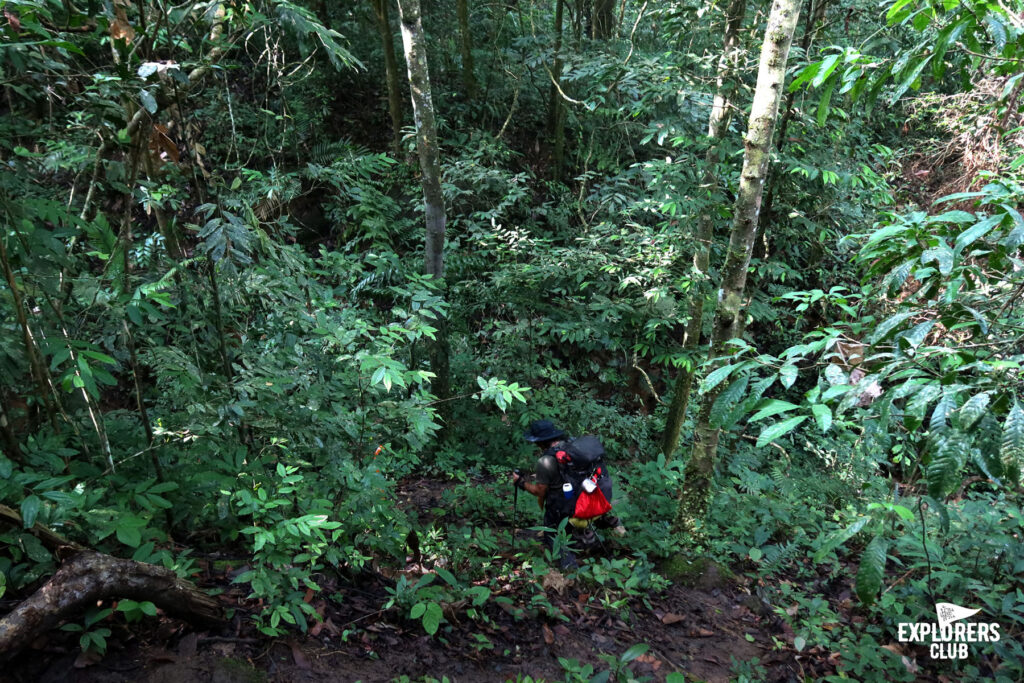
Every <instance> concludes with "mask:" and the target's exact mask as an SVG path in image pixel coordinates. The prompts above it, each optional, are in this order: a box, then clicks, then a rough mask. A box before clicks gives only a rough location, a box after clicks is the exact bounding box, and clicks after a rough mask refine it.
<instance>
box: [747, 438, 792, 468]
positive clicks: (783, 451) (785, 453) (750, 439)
mask: <svg viewBox="0 0 1024 683" xmlns="http://www.w3.org/2000/svg"><path fill="white" fill-rule="evenodd" d="M742 436H743V438H744V439H746V440H747V441H754V442H757V437H756V436H751V435H750V434H743V435H742ZM768 445H769V446H774V447H775V448H778V449H779V450H780V451H782V454H783V455H784V456H786V460H788V461H789V462H793V459H792V458H791V457H789V451H787V450H786V449H785V448H783V447H782V446H780V445H779V444H777V443H775V442H774V441H769V442H768Z"/></svg>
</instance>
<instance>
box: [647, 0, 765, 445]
mask: <svg viewBox="0 0 1024 683" xmlns="http://www.w3.org/2000/svg"><path fill="white" fill-rule="evenodd" d="M746 11H747V0H731V1H730V3H729V6H728V7H727V8H726V17H725V21H726V23H725V41H724V44H723V47H722V55H721V57H719V59H718V78H717V80H716V83H715V99H714V102H713V104H712V106H711V115H710V116H709V117H708V151H707V154H706V156H705V159H704V163H705V165H704V183H703V184H704V187H706V188H708V194H709V195H711V196H714V194H715V192H714V191H715V189H716V188H717V187H718V163H719V158H720V156H721V154H720V151H719V140H721V138H722V137H723V135H724V133H725V131H726V129H728V127H729V121H730V119H731V118H732V114H731V112H732V107H731V106H730V98H731V97H732V94H733V91H734V90H735V85H736V84H735V81H734V78H735V73H736V67H737V64H738V63H739V59H740V56H741V54H742V53H741V49H740V47H741V46H740V44H739V32H740V27H742V25H743V16H744V15H745V14H746ZM714 230H715V223H714V220H713V219H712V217H711V213H710V212H709V211H704V212H702V213H701V216H700V218H699V219H698V223H697V242H698V244H697V251H696V252H695V253H694V255H693V274H694V275H695V276H696V277H700V278H706V277H707V274H708V268H709V267H710V265H711V245H712V243H713V242H714V237H715V234H714ZM704 301H705V295H704V291H703V288H699V289H698V291H697V292H695V294H694V299H693V303H692V304H691V305H690V321H689V322H688V323H687V324H686V335H685V337H684V338H683V351H684V352H688V353H689V355H691V356H693V355H695V354H694V353H693V351H694V349H696V348H697V346H698V345H699V344H700V335H701V330H703V329H704ZM696 373H697V366H696V364H694V366H693V367H690V368H683V369H681V370H680V371H679V377H678V378H677V379H676V387H675V394H674V395H673V397H672V403H671V405H670V406H669V410H668V416H667V417H666V418H665V432H664V433H663V434H662V436H661V451H662V453H664V454H665V457H666V458H669V457H671V456H672V453H673V452H674V451H675V450H676V446H678V445H679V433H680V431H681V430H682V427H683V420H685V419H686V410H687V408H688V407H689V405H690V392H691V390H692V388H693V378H694V376H695V375H696Z"/></svg>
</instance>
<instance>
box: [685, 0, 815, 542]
mask: <svg viewBox="0 0 1024 683" xmlns="http://www.w3.org/2000/svg"><path fill="white" fill-rule="evenodd" d="M799 16H800V2H799V0H774V2H773V3H772V9H771V13H770V14H769V16H768V26H767V28H766V29H765V38H764V44H763V45H762V47H761V61H760V64H759V66H758V70H757V86H756V88H755V90H754V101H753V103H752V104H751V106H750V119H749V122H748V123H747V135H746V138H745V139H744V154H743V170H742V171H741V173H740V186H739V192H738V194H737V196H736V203H735V206H734V211H733V225H732V231H731V234H730V236H729V250H728V253H727V254H726V259H725V266H724V267H723V269H722V284H721V287H720V289H719V290H718V297H717V303H716V305H715V313H714V317H713V319H712V335H711V348H710V350H709V352H708V359H709V361H710V363H709V365H710V368H711V369H714V368H716V367H719V366H720V365H721V364H722V361H720V360H716V359H718V358H720V357H722V356H723V355H724V354H725V353H726V352H727V351H726V346H725V343H726V342H727V341H729V340H730V339H734V338H736V337H737V336H738V335H739V334H741V331H740V329H741V327H742V315H743V306H742V304H743V301H744V298H745V296H746V284H747V268H748V267H749V265H750V256H751V251H752V249H753V246H754V235H755V233H756V231H757V222H758V214H759V213H760V208H761V196H762V193H763V190H764V181H765V177H766V175H767V173H768V162H769V159H770V157H771V149H772V135H773V133H774V132H775V123H776V119H777V118H778V111H779V102H780V101H781V100H782V86H783V83H784V81H785V77H786V62H787V61H788V58H789V48H790V45H791V44H792V42H793V33H794V32H795V30H796V23H797V19H798V18H799ZM723 388H724V387H723V386H722V385H719V388H717V389H715V390H712V391H709V392H707V393H706V394H704V396H703V397H702V398H701V404H700V412H699V413H698V415H697V427H696V432H695V434H694V442H693V450H692V452H691V454H690V461H689V462H688V463H687V465H686V470H685V480H684V482H683V488H682V490H681V491H680V494H679V510H678V515H677V517H676V524H677V526H678V527H679V529H680V530H681V531H682V532H684V533H685V534H688V535H690V537H691V538H693V539H694V540H698V539H699V538H700V537H701V536H702V535H703V522H704V518H705V517H706V515H707V509H708V505H709V503H710V497H711V478H712V474H713V470H714V465H715V458H716V456H717V454H718V436H719V429H718V427H716V426H714V425H712V424H711V408H712V406H713V405H714V403H715V399H716V398H718V395H719V394H720V393H721V392H722V389H723Z"/></svg>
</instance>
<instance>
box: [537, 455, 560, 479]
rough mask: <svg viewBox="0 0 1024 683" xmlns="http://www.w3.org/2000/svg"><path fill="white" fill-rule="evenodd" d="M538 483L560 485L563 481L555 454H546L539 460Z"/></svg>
mask: <svg viewBox="0 0 1024 683" xmlns="http://www.w3.org/2000/svg"><path fill="white" fill-rule="evenodd" d="M537 483H538V484H544V485H545V486H558V485H560V484H561V483H562V475H561V474H560V473H559V471H558V461H557V460H555V456H553V455H546V454H545V455H542V456H540V458H539V459H538V460H537Z"/></svg>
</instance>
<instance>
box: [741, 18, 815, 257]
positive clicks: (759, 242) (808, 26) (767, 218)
mask: <svg viewBox="0 0 1024 683" xmlns="http://www.w3.org/2000/svg"><path fill="white" fill-rule="evenodd" d="M827 6H828V0H818V1H817V2H814V1H813V0H807V7H806V9H805V12H806V18H805V19H804V33H803V36H801V38H800V50H801V52H802V57H803V58H804V59H806V58H807V51H808V50H810V49H811V41H812V40H814V36H815V34H816V33H817V32H818V26H819V24H820V23H821V22H822V21H823V20H824V19H825V8H826V7H827ZM795 101H796V90H793V91H791V92H790V93H789V94H787V95H786V104H785V106H784V107H783V108H782V120H781V121H780V122H779V136H778V141H777V142H776V143H775V149H777V150H778V151H779V152H782V150H783V149H784V148H785V146H786V142H788V140H787V139H786V132H787V131H788V130H789V123H790V121H792V120H793V113H794V111H795V110H794V109H793V103H794V102H795ZM777 176H778V174H776V173H769V174H768V181H767V183H766V185H767V186H768V191H767V193H766V194H765V198H764V211H763V212H762V213H763V214H764V220H762V221H760V223H759V225H758V227H757V237H756V238H755V239H754V258H764V257H765V256H766V255H767V254H768V244H767V241H768V240H767V238H766V237H765V231H766V230H767V229H768V227H769V226H770V225H771V224H772V222H773V218H774V216H773V214H772V206H774V204H775V191H776V189H777V186H778V177H777Z"/></svg>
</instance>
